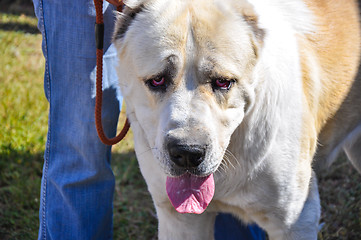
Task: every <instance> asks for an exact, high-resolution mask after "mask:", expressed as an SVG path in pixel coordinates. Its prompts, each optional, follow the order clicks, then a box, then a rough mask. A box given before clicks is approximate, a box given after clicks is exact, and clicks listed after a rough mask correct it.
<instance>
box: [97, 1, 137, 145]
mask: <svg viewBox="0 0 361 240" xmlns="http://www.w3.org/2000/svg"><path fill="white" fill-rule="evenodd" d="M110 2H112V3H117V4H116V7H117V10H118V11H121V10H122V9H123V1H122V0H120V1H118V0H115V1H114V0H113V1H110ZM94 5H95V11H96V19H95V38H96V48H97V53H96V54H97V74H96V97H95V126H96V129H97V132H98V136H99V138H100V140H101V141H102V142H103V143H104V144H106V145H114V144H116V143H118V142H120V141H121V140H122V139H123V138H124V137H125V135H126V134H127V132H128V130H129V127H130V124H129V121H128V118H127V119H126V120H125V123H124V126H123V129H122V131H120V133H119V134H118V135H117V136H116V137H114V138H108V137H107V136H106V135H105V133H104V130H103V124H102V102H103V91H102V85H103V83H102V80H103V43H104V19H103V0H94Z"/></svg>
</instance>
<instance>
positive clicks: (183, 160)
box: [167, 142, 206, 168]
mask: <svg viewBox="0 0 361 240" xmlns="http://www.w3.org/2000/svg"><path fill="white" fill-rule="evenodd" d="M167 147H168V152H169V156H170V159H171V160H172V161H173V162H174V163H175V164H176V165H177V166H178V167H182V168H196V167H198V166H199V165H200V164H201V163H202V161H203V159H204V155H205V153H206V150H205V147H202V146H195V145H191V146H189V145H183V144H177V143H175V142H171V143H169V144H168V146H167Z"/></svg>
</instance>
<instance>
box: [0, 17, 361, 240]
mask: <svg viewBox="0 0 361 240" xmlns="http://www.w3.org/2000/svg"><path fill="white" fill-rule="evenodd" d="M36 23H37V21H36V19H35V18H34V17H29V16H25V15H10V14H5V13H0V52H1V53H2V56H1V58H0V126H1V131H0V239H4V240H7V239H21V240H27V239H36V237H37V231H38V224H39V220H38V208H39V191H40V180H41V173H42V164H43V152H44V146H45V141H46V131H47V113H48V103H47V101H46V99H45V97H44V93H43V71H44V60H43V56H42V53H41V35H40V34H39V33H37V32H36ZM122 119H124V116H122ZM112 167H113V171H114V174H115V177H116V191H115V197H114V236H115V237H114V239H156V234H157V230H156V229H157V221H156V218H155V210H154V207H153V204H152V201H151V197H150V196H149V194H148V192H147V188H146V185H145V183H144V180H143V179H142V177H141V174H140V172H139V169H138V164H137V161H136V158H135V154H134V150H133V142H132V136H131V134H129V135H128V136H127V137H126V139H125V141H123V142H122V143H121V144H118V145H117V146H115V147H114V148H113V160H112ZM319 179H320V180H319V184H320V194H321V199H322V210H323V213H322V220H321V221H322V222H324V223H325V225H324V227H323V229H322V231H321V232H320V234H319V239H321V240H336V239H337V240H339V239H341V240H342V239H345V240H346V239H361V225H360V219H361V198H360V197H361V176H360V175H359V174H357V172H356V171H355V170H354V169H353V168H352V167H351V166H350V164H348V163H347V162H345V161H344V160H343V158H340V160H339V161H338V162H337V163H336V164H334V165H333V166H332V167H331V169H330V170H329V171H328V172H327V173H325V174H322V176H320V178H319Z"/></svg>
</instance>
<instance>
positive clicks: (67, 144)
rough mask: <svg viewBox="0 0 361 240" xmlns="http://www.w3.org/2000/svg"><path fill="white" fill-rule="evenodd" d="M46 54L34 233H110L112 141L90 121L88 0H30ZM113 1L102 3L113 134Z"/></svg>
mask: <svg viewBox="0 0 361 240" xmlns="http://www.w3.org/2000/svg"><path fill="white" fill-rule="evenodd" d="M34 6H35V11H36V15H37V17H38V19H39V29H40V30H41V32H42V34H43V53H44V56H45V58H46V69H45V78H44V86H45V93H46V97H47V99H48V101H49V103H50V112H49V129H48V138H47V145H46V150H45V157H44V158H45V161H44V168H43V177H42V185H41V202H40V216H39V217H40V228H39V239H72V240H74V239H111V238H112V228H113V226H112V216H113V215H112V212H113V207H112V201H113V192H114V176H113V173H112V170H111V168H110V154H111V152H110V147H106V146H105V145H103V144H102V143H101V142H100V141H99V139H98V136H97V133H96V129H95V123H94V102H95V101H94V86H93V84H94V79H92V77H93V76H94V75H95V74H94V73H95V72H94V69H95V62H96V57H95V40H94V23H95V10H94V5H93V1H92V0H82V1H80V0H61V1H55V0H54V1H50V0H46V1H45V0H44V1H43V0H34ZM113 10H114V8H113V7H110V6H109V7H108V4H107V3H104V11H105V17H104V19H105V26H106V31H105V35H106V38H105V52H106V53H105V55H106V56H105V58H104V64H105V65H104V78H105V79H104V80H105V84H104V85H105V87H106V88H107V89H106V90H104V102H103V105H104V106H103V124H104V128H105V132H106V134H107V135H108V136H109V137H111V136H114V135H115V129H116V123H117V119H118V113H119V103H118V101H117V100H116V89H115V87H114V85H112V83H111V81H112V82H116V81H117V78H116V74H115V70H114V66H113V65H114V62H115V61H116V56H115V51H114V49H113V48H108V47H109V44H110V38H111V35H112V28H113V23H114V14H113Z"/></svg>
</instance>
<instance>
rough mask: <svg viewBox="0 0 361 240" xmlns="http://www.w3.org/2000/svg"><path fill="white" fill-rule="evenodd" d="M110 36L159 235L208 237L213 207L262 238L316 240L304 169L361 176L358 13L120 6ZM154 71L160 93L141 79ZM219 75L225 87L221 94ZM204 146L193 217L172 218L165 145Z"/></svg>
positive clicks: (312, 194)
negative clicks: (333, 166)
mask: <svg viewBox="0 0 361 240" xmlns="http://www.w3.org/2000/svg"><path fill="white" fill-rule="evenodd" d="M125 4H126V5H127V7H126V8H125V10H124V12H123V13H122V14H119V16H118V20H117V24H116V27H115V33H114V43H115V45H116V47H117V49H118V56H119V62H120V64H119V66H117V68H118V73H119V77H120V87H121V91H122V93H123V96H124V99H125V101H126V105H127V116H128V118H129V120H130V122H131V127H132V129H133V132H134V141H135V150H136V154H137V158H138V161H139V165H140V169H141V172H142V174H143V176H144V178H145V180H146V182H147V185H148V188H149V191H150V193H151V195H152V198H153V201H154V204H155V207H156V210H157V216H158V219H159V238H160V239H212V238H213V225H214V219H215V216H216V214H217V212H230V213H232V214H233V215H235V216H237V217H239V218H240V219H242V220H243V221H245V222H256V223H257V224H259V226H261V227H262V228H263V229H265V230H266V231H267V233H268V235H269V237H270V239H277V240H280V239H307V240H310V239H316V238H317V230H318V221H319V217H320V203H319V196H318V189H317V182H316V177H315V174H314V173H313V168H312V164H313V162H314V161H316V160H317V162H321V161H322V162H327V163H328V164H330V163H331V162H332V160H333V159H335V158H336V157H337V154H338V152H339V151H342V150H344V151H345V152H346V154H347V156H348V157H349V159H350V160H351V161H352V163H353V165H354V166H355V167H356V168H357V169H358V170H359V171H360V172H361V78H360V77H357V71H358V66H359V53H360V26H359V11H358V6H357V2H356V1H352V0H342V1H340V0H272V1H266V0H264V1H262V0H213V1H209V0H129V1H125ZM163 77H164V79H165V84H164V85H162V86H161V87H156V86H154V85H152V80H153V79H156V80H160V79H162V78H163ZM218 80H226V81H231V82H232V86H231V87H230V88H229V89H228V90H227V89H220V88H219V87H218V86H215V82H216V81H218ZM174 139H176V140H177V141H179V142H181V143H182V144H183V145H187V146H189V148H192V146H202V147H203V149H204V150H205V155H204V156H203V161H202V163H201V164H200V165H199V166H198V167H197V168H195V169H192V174H195V175H198V176H207V175H209V174H212V173H214V178H215V195H214V197H213V200H212V202H211V203H210V205H209V206H208V208H207V210H206V211H205V212H204V213H203V214H200V215H195V214H180V213H177V212H176V211H175V210H174V208H173V207H172V205H171V204H170V202H169V199H168V197H167V194H166V189H165V185H166V183H165V181H166V177H167V176H179V175H181V174H182V173H184V172H185V171H190V170H189V169H188V170H187V169H186V170H184V169H182V168H179V167H177V166H176V164H174V162H172V161H171V157H170V154H169V151H168V149H167V144H169V142H170V141H174Z"/></svg>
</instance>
